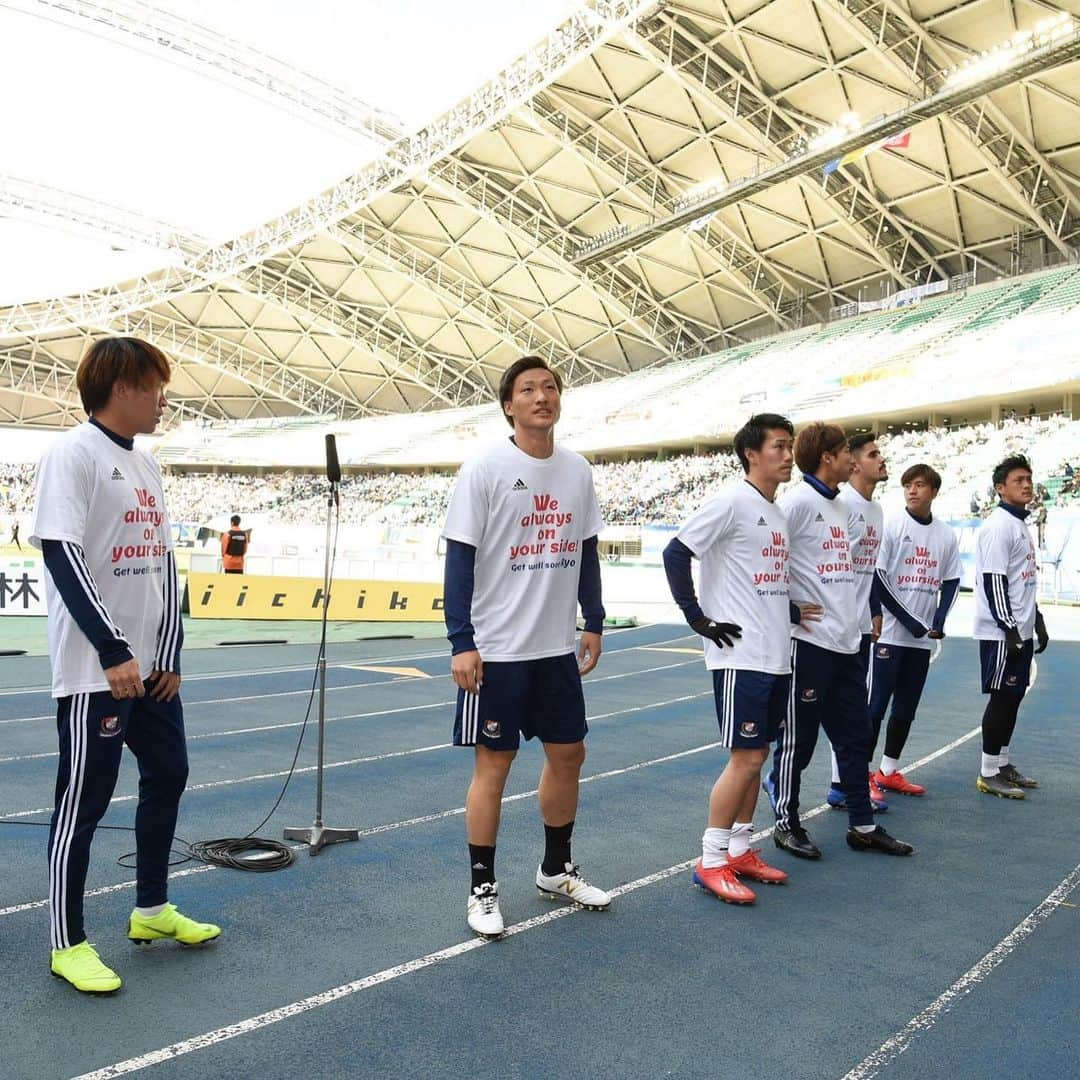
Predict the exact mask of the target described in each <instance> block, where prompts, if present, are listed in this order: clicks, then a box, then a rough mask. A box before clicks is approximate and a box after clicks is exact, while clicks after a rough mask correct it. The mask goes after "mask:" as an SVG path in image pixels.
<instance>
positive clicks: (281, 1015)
mask: <svg viewBox="0 0 1080 1080" xmlns="http://www.w3.org/2000/svg"><path fill="white" fill-rule="evenodd" d="M975 730H976V731H978V730H980V729H979V728H976V729H975ZM972 735H973V733H971V732H969V733H968V734H967V735H965V736H962V737H961V738H960V739H957V740H954V742H952V743H950V744H949V746H950V747H952V746H956V745H959V744H960V743H961V742H964V741H965V740H966V739H968V738H971V737H972ZM711 745H712V746H716V745H718V744H716V743H713V744H711ZM703 749H705V747H698V748H697V749H696V750H695V751H692V752H700V751H701V750H703ZM946 752H947V748H943V749H942V750H941V751H938V752H935V753H934V754H931V755H930V756H929V757H927V758H924V759H922V761H919V762H916V763H915V764H914V765H911V766H909V767H908V769H907V771H908V772H910V771H911V770H912V769H915V768H918V766H919V765H920V764H922V763H923V761H931V760H933V759H934V758H935V757H938V756H940V754H941V753H946ZM583 782H584V781H583ZM504 801H505V800H504ZM828 809H829V804H828V803H822V804H821V805H820V806H815V807H814V808H813V809H812V810H810V811H808V812H807V813H805V814H803V815H802V817H803V820H808V819H809V818H812V817H817V816H818V815H819V814H823V813H826V812H827V811H828ZM418 820H424V819H418ZM772 831H773V830H772V828H771V827H770V828H767V829H761V830H759V831H758V832H756V833H754V835H753V836H752V837H751V838H750V839H751V842H756V841H758V840H762V839H764V838H765V837H766V836H768V835H770V834H771V833H772ZM696 862H697V856H695V857H694V858H692V859H688V860H686V861H685V862H680V863H676V864H675V865H674V866H669V867H667V868H666V869H664V870H658V871H657V872H656V873H654V874H648V875H646V876H645V877H640V878H637V879H636V880H635V881H630V882H627V883H626V884H625V885H620V886H618V887H617V888H615V889H611V890H610V892H611V895H612V897H619V896H626V895H627V894H629V893H632V892H637V890H638V889H644V888H646V887H647V886H649V885H656V884H658V883H659V882H661V881H666V880H668V879H669V878H672V877H675V876H676V875H678V874H682V873H685V872H686V871H687V870H689V869H690V868H691V867H692V866H693V865H694V864H695V863H696ZM1078 870H1080V867H1078ZM1044 902H1045V901H1044ZM581 910H583V909H581V908H579V907H574V906H570V905H567V906H566V907H559V908H554V909H553V910H551V911H548V912H545V913H544V914H543V915H535V916H533V918H531V919H525V920H523V921H522V922H519V923H514V925H512V926H510V927H507V929H506V931H505V932H504V934H503V937H514V936H516V935H517V934H524V933H525V932H526V931H528V930H535V929H536V928H537V927H538V926H544V925H546V924H547V923H550V922H554V921H555V920H556V919H565V918H568V917H569V916H571V915H574V914H576V913H577V912H579V911H581ZM0 914H3V912H0ZM491 944H492V942H491V941H489V940H488V939H486V938H477V937H474V938H470V939H469V940H468V941H459V942H458V943H457V944H456V945H451V946H450V947H449V948H446V949H440V950H439V951H438V952H433V953H428V954H427V955H426V956H421V957H418V958H417V959H415V960H408V961H406V962H405V963H403V964H396V965H394V966H393V967H389V968H383V970H382V971H377V972H375V974H373V975H367V976H365V977H364V978H362V979H356V980H354V981H353V982H347V983H343V984H342V985H340V986H335V987H334V988H333V989H331V990H323V991H321V992H320V993H318V994H312V995H311V996H310V997H306V998H301V999H300V1000H299V1001H294V1002H291V1003H290V1004H288V1005H282V1006H280V1007H279V1008H277V1009H271V1010H270V1011H269V1012H264V1013H259V1014H258V1015H257V1016H252V1017H249V1018H248V1019H246V1020H240V1021H238V1022H237V1023H235V1024H229V1025H227V1026H226V1027H220V1028H217V1029H216V1030H214V1031H208V1032H205V1033H204V1034H202V1035H196V1036H194V1037H192V1038H190V1039H184V1040H182V1041H181V1042H175V1043H172V1044H171V1045H170V1046H165V1047H162V1048H161V1049H160V1050H151V1051H149V1052H148V1053H145V1054H140V1055H139V1056H138V1057H132V1058H128V1059H127V1060H125V1061H118V1062H116V1063H115V1064H113V1065H106V1066H105V1067H104V1068H101V1069H97V1070H95V1071H94V1072H89V1073H83V1074H82V1075H81V1076H77V1077H75V1078H74V1080H114V1078H115V1077H117V1076H124V1075H126V1074H127V1073H133V1072H138V1071H140V1070H141V1069H148V1068H150V1067H151V1066H153V1065H160V1064H162V1063H163V1062H166V1061H172V1060H174V1059H175V1058H178V1057H183V1056H184V1055H185V1054H190V1053H193V1052H194V1051H196V1050H205V1049H206V1048H207V1047H210V1046H216V1045H217V1044H218V1043H223V1042H226V1041H227V1040H229V1039H235V1038H237V1037H238V1036H240V1035H248V1034H250V1033H251V1032H253V1031H258V1030H260V1029H261V1028H265V1027H269V1026H270V1025H271V1024H276V1023H278V1022H279V1021H281V1020H288V1019H291V1018H292V1017H294V1016H300V1015H302V1014H303V1013H306V1012H310V1011H311V1010H312V1009H317V1008H319V1007H321V1006H323V1005H330V1004H332V1003H333V1002H335V1001H340V1000H341V999H342V998H346V997H351V996H352V995H353V994H357V993H360V992H361V991H363V990H370V989H371V988H372V987H373V986H381V985H382V984H383V983H387V982H391V981H393V980H394V979H399V978H401V977H402V976H403V975H411V974H412V973H413V972H415V971H422V970H424V969H425V968H429V967H432V966H434V965H435V964H441V963H443V962H444V961H446V960H452V959H454V958H455V957H458V956H462V955H463V954H465V953H468V952H472V951H473V950H474V949H482V948H485V947H486V946H489V945H491Z"/></svg>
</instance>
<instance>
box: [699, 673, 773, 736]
mask: <svg viewBox="0 0 1080 1080" xmlns="http://www.w3.org/2000/svg"><path fill="white" fill-rule="evenodd" d="M712 677H713V696H714V697H715V698H716V719H717V722H718V723H719V725H720V742H721V744H722V745H723V746H725V747H726V748H727V749H728V750H758V749H761V748H763V747H766V746H768V745H769V743H771V742H775V741H776V735H777V732H778V731H779V730H780V725H781V724H782V723H783V722H784V718H785V717H786V716H787V709H788V695H789V692H790V690H791V676H790V675H769V674H767V673H765V672H763V671H736V670H734V669H724V670H720V671H714V672H713V673H712Z"/></svg>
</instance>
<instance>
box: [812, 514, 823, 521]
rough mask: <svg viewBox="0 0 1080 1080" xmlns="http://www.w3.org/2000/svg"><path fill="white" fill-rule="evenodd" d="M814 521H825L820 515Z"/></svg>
mask: <svg viewBox="0 0 1080 1080" xmlns="http://www.w3.org/2000/svg"><path fill="white" fill-rule="evenodd" d="M814 520H815V521H824V520H825V519H824V518H823V517H822V516H821V515H820V514H818V516H817V517H816V518H814Z"/></svg>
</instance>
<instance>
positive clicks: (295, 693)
mask: <svg viewBox="0 0 1080 1080" xmlns="http://www.w3.org/2000/svg"><path fill="white" fill-rule="evenodd" d="M628 629H631V630H632V629H636V628H635V627H628ZM608 633H609V634H613V633H615V634H622V633H626V630H609V631H608ZM688 636H689V635H687V634H682V635H680V636H679V637H675V638H664V639H663V641H662V642H660V644H663V642H666V641H682V640H683V639H684V638H686V637H688ZM651 648H652V646H651V645H627V646H626V648H623V649H609V650H608V651H607V653H605V654H603V655H606V656H616V655H618V654H619V653H625V652H636V651H637V650H639V649H651ZM445 655H446V654H445V653H443V652H439V653H431V654H430V656H445ZM699 655H700V654H699ZM408 659H412V657H409V658H408ZM420 659H424V658H423V657H422V658H420ZM373 662H374V661H373ZM687 662H688V663H689V662H691V661H687ZM668 666H674V665H668ZM348 667H349V665H348V664H346V663H336V664H330V665H329V667H328V669H327V670H333V669H334V668H338V669H341V670H346V669H348ZM664 670H666V669H665V668H662V667H658V668H646V669H640V671H641V673H644V672H646V671H664ZM277 671H306V672H307V673H308V674H311V675H314V673H313V670H312V668H311V667H310V666H309V667H301V668H280V669H275V671H274V672H266V671H255V672H241V673H238V676H239V675H243V676H244V677H247V676H250V675H267V674H274V673H276V672H277ZM444 674H445V675H446V677H447V678H448V679H449V677H450V673H449V670H447V671H446V672H445V673H444ZM628 674H631V675H632V674H638V672H629V673H628ZM232 677H233V675H232V674H228V675H189V676H185V677H184V682H185V684H186V683H190V682H193V681H197V680H199V679H210V678H214V679H217V678H232ZM431 678H436V676H434V675H433V676H431ZM608 678H619V676H608ZM415 681H416V680H415V678H412V677H408V678H398V679H385V680H382V681H375V680H370V681H368V682H358V683H346V684H344V685H343V686H328V687H327V688H326V692H327V693H328V694H329V693H331V692H333V691H338V690H356V689H362V688H365V687H366V688H370V689H382V688H383V687H384V686H398V685H400V684H401V683H413V682H415ZM603 681H604V680H603V679H602V678H600V679H589V682H603ZM16 692H22V691H0V697H2V696H3V695H4V694H5V693H16ZM45 692H47V691H45ZM310 693H311V687H310V686H307V687H304V688H302V689H300V690H275V691H271V692H270V693H266V694H247V695H244V696H242V697H223V698H207V699H205V700H199V701H185V702H184V707H185V708H186V709H188V710H189V711H190V710H192V709H195V708H198V707H201V706H203V705H232V704H235V703H236V702H238V701H263V700H265V699H267V698H280V697H301V696H306V695H309V694H310ZM55 719H56V714H55V713H43V714H42V715H41V716H15V717H9V718H8V719H6V720H0V725H4V724H29V723H33V722H40V721H42V720H55ZM193 737H194V736H191V735H189V736H188V738H189V739H190V738H193ZM0 760H5V761H6V760H10V759H7V758H4V759H0Z"/></svg>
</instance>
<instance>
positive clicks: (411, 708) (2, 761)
mask: <svg viewBox="0 0 1080 1080" xmlns="http://www.w3.org/2000/svg"><path fill="white" fill-rule="evenodd" d="M619 651H620V652H626V651H628V650H625V649H620V650H619ZM693 663H695V661H693V660H680V661H679V662H678V663H674V664H661V665H659V666H657V667H649V668H635V669H634V670H633V671H624V672H620V673H619V674H618V675H600V676H598V677H597V678H595V679H594V678H588V677H587V678H588V681H587V683H586V685H587V686H592V685H594V684H595V683H602V682H611V681H612V680H614V679H632V678H633V677H634V676H635V675H652V674H653V673H655V672H657V671H670V670H671V669H672V668H679V667H686V666H687V665H688V664H693ZM398 681H400V682H415V681H416V680H415V679H401V680H397V679H395V680H393V681H392V682H394V683H396V682H398ZM357 685H358V686H371V687H373V688H377V689H382V687H384V686H390V685H392V683H391V682H385V683H358V684H357ZM327 690H328V691H329V687H328V688H327ZM296 692H297V691H292V690H290V691H286V693H289V694H291V693H296ZM300 692H301V693H304V694H307V693H308V692H309V691H307V690H304V691H300ZM255 696H257V697H260V698H269V697H278V696H280V695H277V694H261V695H255ZM221 700H222V702H223V703H225V704H228V703H229V702H232V701H240V700H246V699H241V698H222V699H221ZM454 702H455V699H453V698H451V699H450V700H448V701H434V702H432V703H431V704H430V705H407V706H403V707H402V708H399V709H377V710H375V711H373V712H362V713H346V714H345V715H344V716H328V717H327V718H326V722H327V723H328V724H332V723H336V722H337V721H339V720H364V719H367V718H368V717H372V716H393V715H395V714H396V713H407V712H420V711H423V710H424V709H439V708H445V707H449V706H451V705H453V704H454ZM214 704H219V703H218V702H211V701H196V702H195V703H194V704H193V705H191V706H185V708H186V709H187V710H188V711H190V710H193V709H195V708H196V707H199V706H202V705H214ZM603 715H604V716H610V715H612V714H611V713H604V714H603ZM49 719H52V718H51V717H50V718H49ZM303 723H304V721H303V720H288V721H286V722H285V723H283V724H260V725H257V726H255V727H246V728H229V729H227V730H225V731H204V732H202V733H200V734H198V735H190V734H189V735H188V736H187V741H188V742H189V743H191V742H196V741H197V740H199V739H221V738H227V737H228V736H230V735H252V734H255V733H257V732H262V731H285V730H287V729H289V728H298V727H302V726H303ZM58 756H59V753H58V751H56V750H43V751H41V752H40V753H37V754H13V755H10V756H9V757H0V765H9V764H11V763H13V762H19V761H42V760H45V759H47V758H55V757H58ZM188 790H189V791H190V790H191V789H190V788H189V789H188ZM2 816H3V815H0V817H2Z"/></svg>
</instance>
